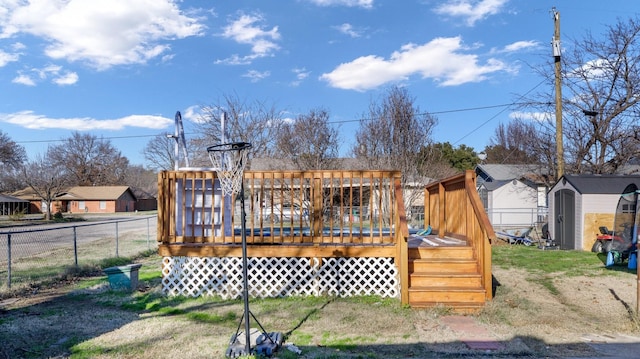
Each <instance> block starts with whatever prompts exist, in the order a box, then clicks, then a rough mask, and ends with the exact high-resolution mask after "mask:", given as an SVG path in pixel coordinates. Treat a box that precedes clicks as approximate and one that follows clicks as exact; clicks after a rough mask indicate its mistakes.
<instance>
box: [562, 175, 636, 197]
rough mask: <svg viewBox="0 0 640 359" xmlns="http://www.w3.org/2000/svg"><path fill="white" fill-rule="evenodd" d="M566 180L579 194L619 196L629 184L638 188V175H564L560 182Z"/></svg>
mask: <svg viewBox="0 0 640 359" xmlns="http://www.w3.org/2000/svg"><path fill="white" fill-rule="evenodd" d="M563 179H566V180H567V182H569V183H570V184H571V185H572V186H573V187H574V188H575V189H576V190H577V191H578V192H579V193H581V194H621V193H622V191H624V189H625V188H626V187H627V186H628V185H629V184H631V183H635V184H636V185H637V186H638V188H640V175H638V176H630V175H595V174H582V175H564V176H562V177H561V178H560V181H562V180H563Z"/></svg>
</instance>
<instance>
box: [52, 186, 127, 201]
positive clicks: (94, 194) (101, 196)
mask: <svg viewBox="0 0 640 359" xmlns="http://www.w3.org/2000/svg"><path fill="white" fill-rule="evenodd" d="M127 191H128V192H129V193H130V194H131V197H133V198H134V199H135V198H136V197H135V195H134V194H133V191H131V189H130V188H129V187H128V186H76V187H71V188H69V190H68V191H67V193H66V194H65V195H62V196H60V197H58V198H59V199H69V200H71V199H84V200H116V199H119V198H120V197H122V195H123V194H124V193H125V192H127Z"/></svg>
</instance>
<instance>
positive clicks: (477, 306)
mask: <svg viewBox="0 0 640 359" xmlns="http://www.w3.org/2000/svg"><path fill="white" fill-rule="evenodd" d="M411 307H412V308H439V307H441V308H442V309H443V310H450V311H452V312H454V313H458V314H473V313H477V312H479V311H480V310H482V308H484V303H466V302H465V303H462V302H450V303H446V304H444V303H438V302H413V303H411Z"/></svg>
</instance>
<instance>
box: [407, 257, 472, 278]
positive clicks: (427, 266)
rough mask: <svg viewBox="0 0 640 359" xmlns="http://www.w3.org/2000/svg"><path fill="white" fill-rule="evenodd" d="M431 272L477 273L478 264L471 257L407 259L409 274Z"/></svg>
mask: <svg viewBox="0 0 640 359" xmlns="http://www.w3.org/2000/svg"><path fill="white" fill-rule="evenodd" d="M418 272H432V273H451V272H454V273H477V272H478V264H477V263H476V261H475V260H473V259H446V258H436V259H413V260H409V274H411V273H418Z"/></svg>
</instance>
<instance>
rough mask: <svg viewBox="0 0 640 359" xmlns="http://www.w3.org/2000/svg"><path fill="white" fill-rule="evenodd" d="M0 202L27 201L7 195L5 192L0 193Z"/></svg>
mask: <svg viewBox="0 0 640 359" xmlns="http://www.w3.org/2000/svg"><path fill="white" fill-rule="evenodd" d="M0 202H4V203H9V202H12V203H19V202H25V203H28V202H29V201H27V200H24V199H20V198H17V197H13V196H8V195H6V194H0Z"/></svg>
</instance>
